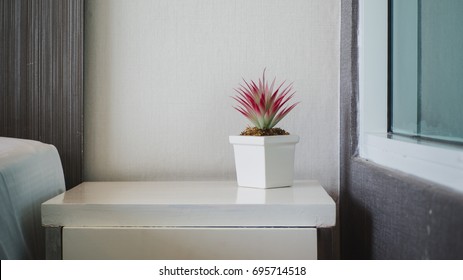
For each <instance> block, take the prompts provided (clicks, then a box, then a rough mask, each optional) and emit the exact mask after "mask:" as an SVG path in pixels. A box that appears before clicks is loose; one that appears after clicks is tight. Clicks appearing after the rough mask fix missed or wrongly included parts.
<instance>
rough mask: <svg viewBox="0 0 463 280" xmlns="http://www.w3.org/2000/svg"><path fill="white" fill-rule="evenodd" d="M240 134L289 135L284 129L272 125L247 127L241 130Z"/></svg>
mask: <svg viewBox="0 0 463 280" xmlns="http://www.w3.org/2000/svg"><path fill="white" fill-rule="evenodd" d="M240 135H242V136H276V135H289V133H288V132H286V131H285V130H284V129H281V128H278V127H272V128H269V129H260V128H257V127H247V128H246V129H245V130H244V131H243V132H241V134H240Z"/></svg>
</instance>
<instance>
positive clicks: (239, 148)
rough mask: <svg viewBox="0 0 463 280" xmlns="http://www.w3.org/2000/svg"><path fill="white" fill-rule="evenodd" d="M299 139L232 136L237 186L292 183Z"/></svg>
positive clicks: (254, 186) (276, 185) (265, 185)
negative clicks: (295, 152)
mask: <svg viewBox="0 0 463 280" xmlns="http://www.w3.org/2000/svg"><path fill="white" fill-rule="evenodd" d="M298 142H299V136H297V135H282V136H230V143H231V144H233V149H234V152H235V167H236V176H237V180H238V185H239V186H242V187H253V188H264V189H265V188H279V187H288V186H292V185H293V182H294V151H295V146H296V143H298Z"/></svg>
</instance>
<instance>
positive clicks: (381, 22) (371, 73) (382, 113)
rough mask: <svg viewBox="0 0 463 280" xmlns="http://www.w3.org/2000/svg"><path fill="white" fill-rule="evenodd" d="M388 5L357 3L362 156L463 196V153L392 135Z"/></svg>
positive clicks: (375, 0)
mask: <svg viewBox="0 0 463 280" xmlns="http://www.w3.org/2000/svg"><path fill="white" fill-rule="evenodd" d="M388 20H389V17H388V0H359V30H358V38H357V39H358V48H359V61H358V63H359V65H358V66H359V108H358V111H359V115H358V118H359V156H360V157H361V158H364V159H367V160H370V161H373V162H375V163H377V164H380V165H382V166H385V167H388V168H392V169H396V170H399V171H402V172H405V173H408V174H411V175H414V176H417V177H420V178H423V179H426V180H429V181H432V182H435V183H438V184H441V185H445V186H447V187H450V188H453V189H456V190H459V191H463V149H462V148H461V147H458V146H452V145H446V144H443V143H439V142H435V141H425V140H422V139H419V138H413V137H404V136H399V135H394V134H391V133H389V131H388V128H389V124H388V105H389V104H388V102H389V101H388V66H389V65H388V63H389V61H388V56H389V53H388V36H389V33H388Z"/></svg>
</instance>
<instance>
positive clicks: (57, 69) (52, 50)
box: [0, 0, 84, 188]
mask: <svg viewBox="0 0 463 280" xmlns="http://www.w3.org/2000/svg"><path fill="white" fill-rule="evenodd" d="M83 6H84V1H83V0H63V1H58V0H29V1H24V0H23V1H20V0H17V1H15V0H2V1H0V15H1V19H0V38H1V40H0V41H1V42H0V71H1V72H0V110H1V111H0V135H1V136H7V137H17V138H27V139H34V140H39V141H42V142H45V143H50V144H53V145H55V146H56V147H57V149H58V151H59V153H60V156H61V161H62V164H63V169H64V173H65V177H66V185H67V187H68V188H70V187H72V186H75V185H76V184H78V183H80V182H81V180H82V147H83V145H82V144H83V135H82V133H83V38H84V37H83V36H84V34H83V31H84V30H83V24H84V18H83Z"/></svg>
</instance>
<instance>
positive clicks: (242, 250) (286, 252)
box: [62, 227, 317, 260]
mask: <svg viewBox="0 0 463 280" xmlns="http://www.w3.org/2000/svg"><path fill="white" fill-rule="evenodd" d="M62 241H63V243H62V244H63V259H124V260H125V259H137V260H140V259H163V260H169V259H182V260H189V259H198V260H200V259H214V260H220V259H249V260H250V259H262V260H265V259H282V260H283V259H316V258H317V230H316V229H315V228H191V227H187V228H158V227H64V228H63V240H62Z"/></svg>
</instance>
